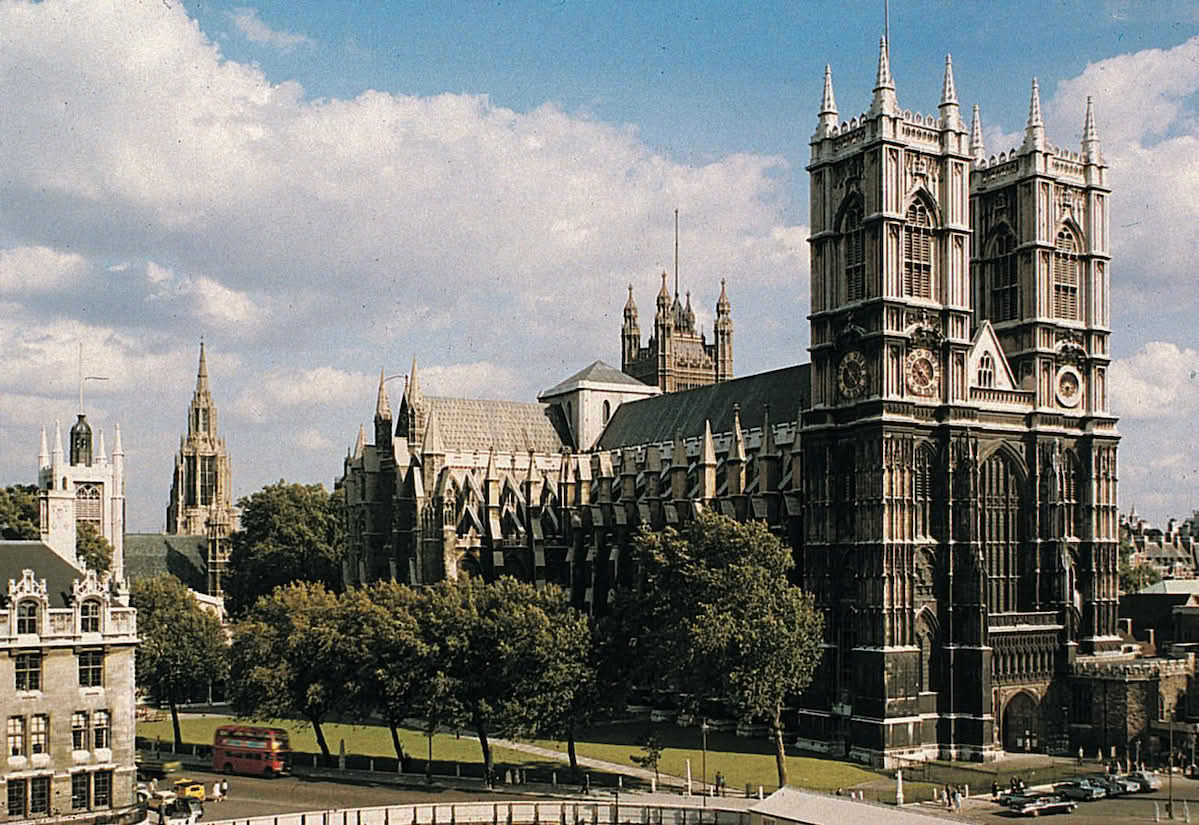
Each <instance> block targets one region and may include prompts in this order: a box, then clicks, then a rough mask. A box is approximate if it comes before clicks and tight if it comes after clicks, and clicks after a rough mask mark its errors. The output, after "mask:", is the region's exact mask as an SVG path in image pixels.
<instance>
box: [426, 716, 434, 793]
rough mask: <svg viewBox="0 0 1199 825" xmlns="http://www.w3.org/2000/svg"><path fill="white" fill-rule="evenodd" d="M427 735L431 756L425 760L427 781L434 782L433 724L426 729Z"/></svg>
mask: <svg viewBox="0 0 1199 825" xmlns="http://www.w3.org/2000/svg"><path fill="white" fill-rule="evenodd" d="M425 736H427V737H429V758H428V759H427V760H426V761H425V782H427V783H428V784H430V785H432V784H433V726H432V725H429V727H428V729H427V730H426V731H425Z"/></svg>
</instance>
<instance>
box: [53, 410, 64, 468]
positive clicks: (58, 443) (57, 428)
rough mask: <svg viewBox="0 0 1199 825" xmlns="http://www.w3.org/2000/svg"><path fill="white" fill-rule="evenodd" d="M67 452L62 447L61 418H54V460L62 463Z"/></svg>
mask: <svg viewBox="0 0 1199 825" xmlns="http://www.w3.org/2000/svg"><path fill="white" fill-rule="evenodd" d="M65 454H66V453H65V451H64V450H63V448H62V423H61V422H59V420H58V419H57V418H56V419H54V460H55V462H59V463H61V462H62V458H63V456H64V455H65Z"/></svg>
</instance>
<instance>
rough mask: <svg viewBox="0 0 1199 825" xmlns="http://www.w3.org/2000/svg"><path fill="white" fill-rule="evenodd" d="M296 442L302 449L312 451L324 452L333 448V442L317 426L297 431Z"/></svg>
mask: <svg viewBox="0 0 1199 825" xmlns="http://www.w3.org/2000/svg"><path fill="white" fill-rule="evenodd" d="M295 444H296V446H297V447H299V448H301V449H304V450H312V451H322V452H324V451H328V450H330V449H332V448H333V442H332V441H330V440H329V439H327V438H325V436H324V435H323V434H322V433H321V431H320V430H318V429H316V428H315V427H308V428H307V429H303V430H300V431H299V432H298V433H296V435H295Z"/></svg>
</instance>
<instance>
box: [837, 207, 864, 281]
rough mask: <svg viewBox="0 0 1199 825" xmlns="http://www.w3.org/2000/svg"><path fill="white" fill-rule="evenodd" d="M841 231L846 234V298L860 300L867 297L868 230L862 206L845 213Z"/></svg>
mask: <svg viewBox="0 0 1199 825" xmlns="http://www.w3.org/2000/svg"><path fill="white" fill-rule="evenodd" d="M841 231H842V232H843V233H844V236H845V300H846V301H860V300H862V299H863V298H865V297H866V230H865V229H864V228H863V227H862V210H861V208H860V207H858V206H854V207H852V208H851V209H850V210H849V211H848V212H846V213H845V218H844V220H843V223H842V224H841Z"/></svg>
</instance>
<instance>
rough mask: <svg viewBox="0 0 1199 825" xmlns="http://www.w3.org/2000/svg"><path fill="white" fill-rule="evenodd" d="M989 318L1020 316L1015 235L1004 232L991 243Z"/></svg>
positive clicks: (1012, 318)
mask: <svg viewBox="0 0 1199 825" xmlns="http://www.w3.org/2000/svg"><path fill="white" fill-rule="evenodd" d="M990 268H991V320H992V321H995V322H996V323H999V322H1001V321H1012V320H1015V319H1016V318H1019V317H1020V281H1019V278H1018V271H1017V269H1016V236H1015V235H1013V234H1012V233H1010V232H1005V233H1003V234H1002V235H1000V236H999V237H998V238H996V239H995V241H994V243H993V244H992V245H991V264H990Z"/></svg>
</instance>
